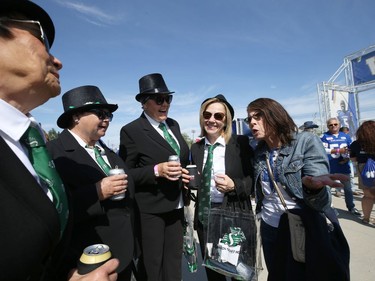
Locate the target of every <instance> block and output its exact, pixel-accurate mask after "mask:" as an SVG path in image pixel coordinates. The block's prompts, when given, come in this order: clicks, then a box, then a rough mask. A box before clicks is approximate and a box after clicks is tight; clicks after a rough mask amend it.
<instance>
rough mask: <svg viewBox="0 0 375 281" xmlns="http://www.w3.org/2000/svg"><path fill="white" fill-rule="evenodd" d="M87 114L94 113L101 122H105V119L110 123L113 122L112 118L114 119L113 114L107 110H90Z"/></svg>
mask: <svg viewBox="0 0 375 281" xmlns="http://www.w3.org/2000/svg"><path fill="white" fill-rule="evenodd" d="M87 112H89V113H92V114H95V115H96V116H97V117H98V118H99V119H100V120H102V121H103V120H105V119H108V120H109V122H111V121H112V118H113V114H112V113H111V112H109V111H106V110H102V109H96V108H94V109H90V110H88V111H87Z"/></svg>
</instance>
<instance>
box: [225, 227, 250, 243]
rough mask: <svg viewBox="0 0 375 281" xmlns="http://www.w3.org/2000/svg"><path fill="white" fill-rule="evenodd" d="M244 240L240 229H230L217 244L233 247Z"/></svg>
mask: <svg viewBox="0 0 375 281" xmlns="http://www.w3.org/2000/svg"><path fill="white" fill-rule="evenodd" d="M245 240H246V237H245V234H244V233H243V231H242V230H241V228H240V227H230V233H229V234H228V233H226V234H225V235H224V237H223V238H222V239H220V241H219V242H220V243H223V244H225V245H228V246H231V247H234V246H237V245H239V244H241V242H242V241H245Z"/></svg>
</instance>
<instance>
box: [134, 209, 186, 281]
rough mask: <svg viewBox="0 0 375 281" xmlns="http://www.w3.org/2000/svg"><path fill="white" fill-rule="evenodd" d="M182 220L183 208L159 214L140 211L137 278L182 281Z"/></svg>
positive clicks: (153, 280) (157, 280) (154, 280)
mask: <svg viewBox="0 0 375 281" xmlns="http://www.w3.org/2000/svg"><path fill="white" fill-rule="evenodd" d="M183 219H184V209H183V208H181V209H176V210H173V211H171V212H168V213H162V214H146V213H141V214H140V223H141V226H140V227H141V250H142V255H141V258H140V261H139V267H138V270H139V273H138V274H139V279H140V280H142V281H143V280H148V281H181V279H182V273H181V259H182V239H183ZM142 267H143V268H142Z"/></svg>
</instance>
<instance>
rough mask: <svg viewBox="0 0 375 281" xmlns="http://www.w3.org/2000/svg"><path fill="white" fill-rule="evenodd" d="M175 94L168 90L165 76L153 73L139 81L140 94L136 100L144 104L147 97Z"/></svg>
mask: <svg viewBox="0 0 375 281" xmlns="http://www.w3.org/2000/svg"><path fill="white" fill-rule="evenodd" d="M173 93H174V92H170V91H169V90H168V88H167V85H166V84H165V82H164V79H163V76H162V75H161V74H160V73H152V74H148V75H145V76H143V77H142V78H141V79H139V94H138V95H136V96H135V99H136V100H137V101H139V102H142V101H143V98H144V97H146V96H150V95H155V94H173Z"/></svg>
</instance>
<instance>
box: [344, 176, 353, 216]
mask: <svg viewBox="0 0 375 281" xmlns="http://www.w3.org/2000/svg"><path fill="white" fill-rule="evenodd" d="M345 175H346V176H348V177H349V178H350V174H345ZM341 183H342V184H343V185H344V193H345V204H346V208H348V210H349V211H350V210H351V209H353V208H354V207H355V205H354V199H353V190H352V183H351V181H350V179H349V180H348V181H342V182H341Z"/></svg>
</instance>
